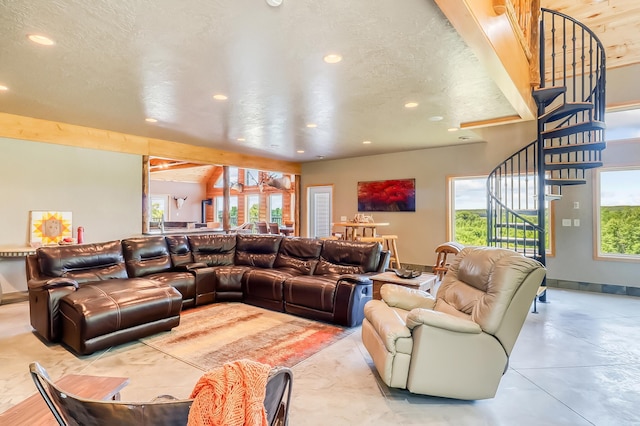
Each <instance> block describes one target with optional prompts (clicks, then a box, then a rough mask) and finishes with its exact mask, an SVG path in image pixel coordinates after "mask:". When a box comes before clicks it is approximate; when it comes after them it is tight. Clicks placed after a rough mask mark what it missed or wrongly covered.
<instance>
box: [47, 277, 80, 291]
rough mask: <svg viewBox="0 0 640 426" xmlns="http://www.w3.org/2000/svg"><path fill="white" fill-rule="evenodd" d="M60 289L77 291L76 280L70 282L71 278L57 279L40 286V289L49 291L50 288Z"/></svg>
mask: <svg viewBox="0 0 640 426" xmlns="http://www.w3.org/2000/svg"><path fill="white" fill-rule="evenodd" d="M60 287H73V288H74V289H76V290H77V289H78V288H79V287H80V286H79V285H78V281H76V280H72V279H71V278H65V277H58V278H52V279H50V280H47V282H46V283H45V284H44V285H43V286H42V289H43V290H49V289H52V288H60Z"/></svg>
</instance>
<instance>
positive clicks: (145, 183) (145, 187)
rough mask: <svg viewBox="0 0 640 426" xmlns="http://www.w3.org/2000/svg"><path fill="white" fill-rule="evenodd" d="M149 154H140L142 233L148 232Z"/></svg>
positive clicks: (149, 218) (149, 219)
mask: <svg viewBox="0 0 640 426" xmlns="http://www.w3.org/2000/svg"><path fill="white" fill-rule="evenodd" d="M149 179H150V175H149V156H148V155H143V156H142V233H143V234H146V233H148V232H149V222H150V221H151V212H150V209H149Z"/></svg>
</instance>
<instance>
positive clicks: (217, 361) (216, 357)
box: [140, 303, 354, 371]
mask: <svg viewBox="0 0 640 426" xmlns="http://www.w3.org/2000/svg"><path fill="white" fill-rule="evenodd" d="M353 331H354V329H348V328H343V327H339V326H335V325H330V324H325V323H321V322H317V321H312V320H307V319H304V318H300V317H296V316H293V315H288V314H284V313H281V312H274V311H269V310H267V309H262V308H258V307H256V306H251V305H246V304H244V303H216V304H213V305H208V306H204V307H201V308H196V309H190V310H187V311H185V312H183V313H182V314H181V316H180V325H179V326H178V327H175V328H174V329H173V330H171V331H167V332H164V333H160V334H156V335H153V336H150V337H146V338H143V339H140V340H141V341H142V342H143V343H144V344H146V345H148V346H151V347H152V348H155V349H157V350H159V351H161V352H163V353H165V354H167V355H169V356H172V357H174V358H177V359H179V360H181V361H183V362H186V363H188V364H190V365H193V366H194V367H197V368H199V369H201V370H203V371H208V370H210V369H212V368H215V367H219V366H221V365H223V364H224V363H225V362H228V361H233V360H237V359H251V360H253V361H258V362H262V363H265V364H269V365H273V366H276V365H282V366H286V367H293V366H294V365H296V364H297V363H299V362H300V361H302V360H304V359H306V358H308V357H309V356H311V355H313V354H315V353H317V352H318V351H320V350H321V349H323V348H325V347H327V346H329V345H330V344H332V343H334V342H337V341H338V340H340V339H342V338H343V337H346V336H347V335H349V334H351V333H352V332H353Z"/></svg>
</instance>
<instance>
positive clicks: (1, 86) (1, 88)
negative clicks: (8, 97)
mask: <svg viewBox="0 0 640 426" xmlns="http://www.w3.org/2000/svg"><path fill="white" fill-rule="evenodd" d="M7 90H9V88H8V87H7V86H3V85H1V84H0V92H6V91H7Z"/></svg>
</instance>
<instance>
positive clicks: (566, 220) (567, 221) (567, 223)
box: [562, 219, 571, 226]
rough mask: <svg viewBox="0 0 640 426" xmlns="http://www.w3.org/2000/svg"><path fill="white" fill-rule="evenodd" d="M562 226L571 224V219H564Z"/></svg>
mask: <svg viewBox="0 0 640 426" xmlns="http://www.w3.org/2000/svg"><path fill="white" fill-rule="evenodd" d="M562 226H571V219H562Z"/></svg>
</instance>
